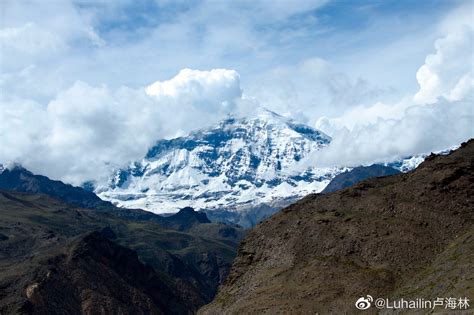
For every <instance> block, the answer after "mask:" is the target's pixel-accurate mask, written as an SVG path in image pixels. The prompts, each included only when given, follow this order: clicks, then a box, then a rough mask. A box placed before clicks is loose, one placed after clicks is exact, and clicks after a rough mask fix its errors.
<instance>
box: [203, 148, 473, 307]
mask: <svg viewBox="0 0 474 315" xmlns="http://www.w3.org/2000/svg"><path fill="white" fill-rule="evenodd" d="M473 219H474V141H473V140H470V141H469V142H468V143H464V144H463V145H462V147H461V148H460V149H458V150H456V151H454V152H452V153H451V154H449V155H448V156H434V155H432V156H430V157H428V158H427V160H426V161H425V162H424V163H423V164H422V165H420V166H419V167H418V169H416V170H415V171H413V172H411V173H408V174H400V175H394V176H390V177H384V178H376V179H371V180H366V181H363V182H361V183H359V184H357V185H356V186H354V187H352V188H348V189H344V190H341V191H338V192H335V193H331V194H327V195H317V194H315V195H309V196H307V197H306V198H304V199H302V200H300V201H299V202H297V203H295V204H293V205H291V206H289V207H287V208H285V209H284V210H282V211H281V212H280V213H278V214H276V215H274V216H272V217H271V218H269V219H268V220H266V221H264V222H262V223H261V224H259V225H257V226H256V227H255V228H254V229H253V230H251V231H250V232H249V234H248V235H247V237H246V238H245V239H244V241H242V243H241V245H240V247H239V252H238V256H237V258H236V260H235V261H234V264H233V267H232V269H231V272H230V275H229V277H228V278H227V280H226V281H225V283H224V284H223V285H222V286H221V287H220V289H219V293H218V295H217V297H216V298H215V300H214V301H213V302H212V303H211V304H210V305H207V306H205V307H204V308H202V309H201V310H200V313H202V314H222V313H227V314H252V313H255V314H256V313H258V314H262V313H267V314H276V313H283V314H289V313H290V314H300V313H301V314H308V313H315V312H322V313H327V312H333V313H341V312H344V311H346V312H349V313H354V312H356V311H357V309H356V308H355V306H354V303H355V301H356V300H357V299H358V298H359V297H361V296H366V295H367V294H370V295H372V296H373V297H375V298H378V297H384V298H401V297H404V298H413V299H415V298H425V299H434V298H436V297H438V296H440V295H441V297H451V296H456V297H459V296H461V297H468V298H470V299H471V301H472V299H473V298H474V280H473V263H472V260H471V259H470V258H472V256H473V246H472V244H473ZM471 304H472V303H471ZM471 307H472V306H471ZM372 311H374V309H373V308H372Z"/></svg>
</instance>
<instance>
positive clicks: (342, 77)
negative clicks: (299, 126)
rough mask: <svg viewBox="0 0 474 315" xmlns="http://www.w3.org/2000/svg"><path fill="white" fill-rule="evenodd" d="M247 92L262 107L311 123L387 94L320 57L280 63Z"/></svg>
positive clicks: (263, 75)
mask: <svg viewBox="0 0 474 315" xmlns="http://www.w3.org/2000/svg"><path fill="white" fill-rule="evenodd" d="M246 92H247V93H248V94H250V95H253V96H255V97H256V98H257V99H258V100H259V101H260V102H261V103H262V104H263V105H264V106H265V107H267V108H269V109H271V110H273V111H275V112H277V113H280V114H283V115H287V116H290V117H293V118H297V119H299V120H301V121H305V122H307V123H309V124H312V125H314V124H315V123H316V121H317V120H318V119H319V118H320V117H322V116H328V117H335V116H337V115H339V114H340V113H342V112H344V111H346V110H347V109H350V108H353V107H354V106H356V105H359V104H370V103H371V102H373V101H375V100H376V99H378V98H380V97H382V96H384V95H385V96H387V95H390V94H391V90H390V89H389V90H382V89H380V88H376V87H372V86H370V85H369V83H368V82H366V81H364V80H362V79H360V78H359V79H353V78H351V77H350V76H348V75H347V74H345V73H343V72H340V71H337V70H336V69H335V68H334V67H333V66H332V65H331V64H330V63H329V62H328V61H326V60H324V59H322V58H310V59H306V60H303V61H301V62H300V63H298V64H297V65H295V66H280V67H276V68H274V69H273V70H271V71H269V72H266V73H263V74H261V75H260V76H259V77H258V78H257V79H256V80H255V82H254V85H253V86H249V87H248V89H247V91H246Z"/></svg>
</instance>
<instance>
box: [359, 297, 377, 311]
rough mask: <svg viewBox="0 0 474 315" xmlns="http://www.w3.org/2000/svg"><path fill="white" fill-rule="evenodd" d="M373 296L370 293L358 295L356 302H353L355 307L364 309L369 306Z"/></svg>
mask: <svg viewBox="0 0 474 315" xmlns="http://www.w3.org/2000/svg"><path fill="white" fill-rule="evenodd" d="M373 300H374V299H373V297H372V296H371V295H367V297H360V298H359V299H358V300H357V301H356V302H355V307H357V308H358V309H359V310H366V309H368V308H369V307H370V305H371V302H372V301H373Z"/></svg>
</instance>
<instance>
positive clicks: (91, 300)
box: [0, 190, 243, 314]
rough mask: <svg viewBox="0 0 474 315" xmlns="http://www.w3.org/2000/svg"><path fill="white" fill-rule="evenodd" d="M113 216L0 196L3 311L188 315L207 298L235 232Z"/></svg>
mask: <svg viewBox="0 0 474 315" xmlns="http://www.w3.org/2000/svg"><path fill="white" fill-rule="evenodd" d="M113 209H114V208H111V209H108V210H104V209H102V210H100V211H97V210H95V209H83V208H77V207H74V206H72V205H69V204H66V203H63V202H62V201H59V200H56V199H53V198H50V197H48V196H46V195H43V194H26V193H19V192H13V191H4V190H0V314H17V313H28V314H66V313H68V314H79V313H86V314H97V313H104V314H112V313H114V314H140V313H143V314H154V313H155V314H156V313H166V314H188V313H194V312H195V311H196V310H197V309H198V308H199V307H200V306H202V305H203V304H205V303H207V302H209V301H210V300H211V299H212V298H213V297H214V294H215V292H216V290H217V286H218V284H219V283H221V282H222V281H223V279H224V278H225V277H226V275H227V273H228V270H229V269H230V265H231V262H232V260H233V259H234V257H235V254H236V248H237V244H238V242H239V240H240V239H241V237H242V235H243V232H242V229H239V228H237V227H231V226H228V225H224V224H215V223H202V222H199V221H205V219H204V218H203V217H202V215H201V214H193V213H192V212H191V209H187V210H185V211H184V212H185V213H186V214H187V215H186V217H182V215H176V217H175V216H171V217H169V218H164V219H166V220H169V224H170V225H174V224H176V223H179V224H180V225H181V226H183V225H184V226H186V228H185V229H181V230H177V229H173V228H171V227H167V226H164V225H165V223H163V222H168V221H166V220H165V221H163V222H161V220H162V219H159V220H150V219H145V220H141V219H139V218H137V217H132V219H130V218H125V217H123V216H118V215H117V212H116V211H119V210H120V209H115V210H116V211H115V212H114V211H113ZM150 215H153V214H150ZM155 216H156V215H155ZM194 216H196V217H198V218H199V219H197V220H195V219H193V217H194ZM173 217H174V218H173ZM160 218H161V217H160ZM186 220H190V221H189V222H188V223H186ZM93 231H101V233H100V234H99V235H98V234H97V233H94V232H93ZM91 233H92V234H91ZM106 238H108V239H109V240H107V239H106Z"/></svg>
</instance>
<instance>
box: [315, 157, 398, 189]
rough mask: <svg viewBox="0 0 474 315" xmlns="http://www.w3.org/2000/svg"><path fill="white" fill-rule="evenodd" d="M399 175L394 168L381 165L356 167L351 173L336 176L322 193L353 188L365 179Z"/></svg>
mask: <svg viewBox="0 0 474 315" xmlns="http://www.w3.org/2000/svg"><path fill="white" fill-rule="evenodd" d="M398 173H400V171H398V170H396V169H394V168H392V167H388V166H383V165H379V164H373V165H370V166H358V167H354V168H353V169H351V170H350V171H347V172H344V173H341V174H338V175H336V176H335V177H334V178H333V179H332V180H331V182H330V183H329V184H328V185H327V186H326V188H324V190H323V191H322V192H321V193H322V194H326V193H329V192H333V191H336V190H340V189H344V188H347V187H351V186H352V185H355V184H357V183H358V182H360V181H363V180H364V179H368V178H373V177H382V176H389V175H395V174H398Z"/></svg>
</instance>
